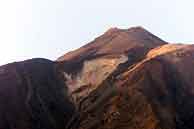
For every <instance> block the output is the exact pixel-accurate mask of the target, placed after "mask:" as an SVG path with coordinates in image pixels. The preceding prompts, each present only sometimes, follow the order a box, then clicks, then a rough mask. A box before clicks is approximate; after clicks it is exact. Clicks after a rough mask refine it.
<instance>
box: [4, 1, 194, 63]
mask: <svg viewBox="0 0 194 129" xmlns="http://www.w3.org/2000/svg"><path fill="white" fill-rule="evenodd" d="M193 5H194V1H193V0H95V1H94V0H69V1H68V0H0V65H1V64H6V63H8V62H13V61H20V60H24V59H28V58H33V57H44V58H49V59H52V60H54V59H56V58H57V57H59V56H61V55H62V54H64V53H66V52H68V51H70V50H73V49H75V48H78V47H80V46H82V45H84V44H86V43H88V42H89V41H91V40H93V39H94V38H95V37H97V36H99V35H101V34H102V33H103V32H104V31H106V30H107V29H108V28H110V27H119V28H129V27H132V26H143V27H145V28H146V29H147V30H149V31H150V32H152V33H153V34H155V35H157V36H159V37H160V38H162V39H164V40H166V41H169V42H179V43H180V42H181V43H182V42H183V43H192V42H193V41H194V29H193V26H194V15H193V13H194V8H193Z"/></svg>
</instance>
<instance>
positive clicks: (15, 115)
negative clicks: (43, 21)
mask: <svg viewBox="0 0 194 129" xmlns="http://www.w3.org/2000/svg"><path fill="white" fill-rule="evenodd" d="M193 66H194V45H184V44H170V43H168V42H165V41H163V40H162V39H160V38H158V37H156V36H154V35H153V34H151V33H150V32H148V31H147V30H145V29H144V28H142V27H133V28H130V29H118V28H111V29H110V30H108V31H107V32H105V33H104V34H103V35H101V36H100V37H98V38H96V39H95V40H94V41H92V42H90V43H89V44H86V45H85V46H83V47H81V48H79V49H77V50H74V51H71V52H69V53H67V54H65V55H63V56H61V57H59V58H58V59H57V60H56V61H50V60H46V59H39V58H38V59H31V60H26V61H23V62H15V63H10V64H7V65H4V66H1V67H0V129H39V128H41V129H194V125H193V121H194V86H193V85H194V69H193Z"/></svg>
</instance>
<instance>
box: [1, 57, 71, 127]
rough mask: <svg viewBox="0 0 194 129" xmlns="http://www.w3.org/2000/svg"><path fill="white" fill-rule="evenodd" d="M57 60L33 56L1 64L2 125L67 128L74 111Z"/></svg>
mask: <svg viewBox="0 0 194 129" xmlns="http://www.w3.org/2000/svg"><path fill="white" fill-rule="evenodd" d="M66 92H67V87H65V83H64V82H63V78H61V74H60V73H59V71H57V70H56V68H55V63H54V62H52V61H49V60H46V59H32V60H26V61H23V62H16V63H11V64H7V65H4V66H1V67H0V129H64V128H65V126H66V124H67V122H68V121H69V119H70V118H71V116H72V114H73V113H74V112H75V107H74V106H73V104H72V103H71V102H70V101H69V99H68V97H67V93H66Z"/></svg>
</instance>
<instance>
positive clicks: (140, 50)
mask: <svg viewBox="0 0 194 129" xmlns="http://www.w3.org/2000/svg"><path fill="white" fill-rule="evenodd" d="M163 44H166V42H164V41H163V40H161V39H159V38H158V37H156V36H154V35H153V34H151V33H150V32H148V31H147V30H145V29H143V28H142V27H134V28H130V29H126V30H125V29H118V28H111V29H110V30H108V31H107V32H105V33H104V34H103V35H102V36H100V37H98V38H96V39H95V40H94V41H93V42H91V43H89V44H87V45H85V46H83V47H81V48H79V49H77V50H74V51H72V52H69V53H67V54H65V55H64V56H61V57H59V58H58V60H57V61H58V64H59V67H60V69H61V70H63V71H64V74H65V76H66V78H67V82H66V83H67V85H68V87H69V89H70V92H71V93H70V94H72V96H73V99H74V101H75V102H76V103H77V102H79V101H80V100H81V98H83V97H85V96H87V95H88V94H89V93H90V92H91V91H93V90H94V89H96V87H98V86H99V84H101V83H102V82H103V80H105V79H107V78H108V77H110V76H112V74H113V73H115V74H116V73H117V72H118V73H119V72H121V70H122V68H117V67H119V65H120V64H123V63H125V66H124V68H125V67H128V66H130V65H131V64H133V63H135V62H137V61H139V60H141V59H142V58H143V57H144V56H145V54H146V53H147V52H148V51H149V50H150V49H153V48H155V47H157V46H160V45H163ZM122 66H123V65H122ZM117 69H118V70H117ZM116 71H117V72H116Z"/></svg>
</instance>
